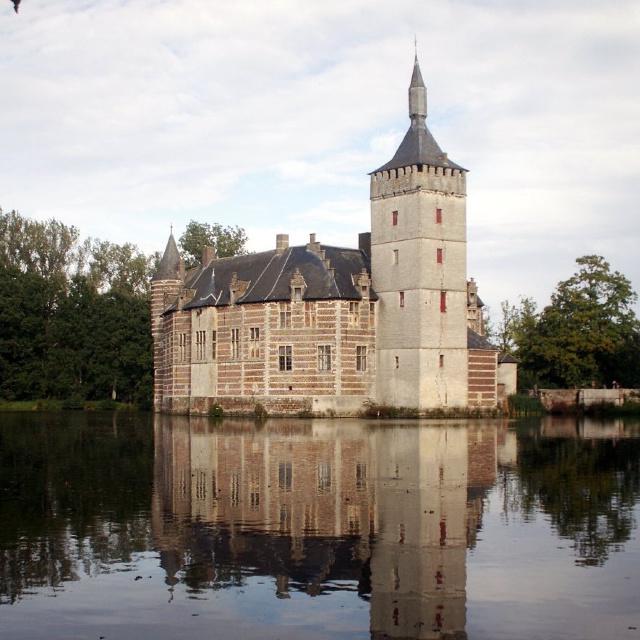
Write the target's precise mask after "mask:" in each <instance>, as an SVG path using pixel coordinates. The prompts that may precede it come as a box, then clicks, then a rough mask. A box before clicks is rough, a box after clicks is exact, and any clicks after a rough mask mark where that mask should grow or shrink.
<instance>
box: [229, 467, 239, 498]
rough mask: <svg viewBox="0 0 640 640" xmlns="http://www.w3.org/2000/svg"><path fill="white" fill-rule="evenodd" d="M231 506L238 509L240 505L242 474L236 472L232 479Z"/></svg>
mask: <svg viewBox="0 0 640 640" xmlns="http://www.w3.org/2000/svg"><path fill="white" fill-rule="evenodd" d="M230 482H231V487H230V493H231V506H232V507H237V506H238V505H239V504H240V474H239V473H238V472H237V471H234V472H233V473H232V474H231V478H230Z"/></svg>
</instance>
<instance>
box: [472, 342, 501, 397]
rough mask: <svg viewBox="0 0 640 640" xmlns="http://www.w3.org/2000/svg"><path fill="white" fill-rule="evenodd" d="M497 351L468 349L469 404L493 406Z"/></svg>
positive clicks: (495, 392) (495, 388) (495, 386)
mask: <svg viewBox="0 0 640 640" xmlns="http://www.w3.org/2000/svg"><path fill="white" fill-rule="evenodd" d="M497 369H498V352H497V351H485V350H480V349H469V406H470V407H495V406H496V404H497V402H498V395H497V394H498V388H497Z"/></svg>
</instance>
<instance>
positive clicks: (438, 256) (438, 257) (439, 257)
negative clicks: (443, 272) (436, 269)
mask: <svg viewBox="0 0 640 640" xmlns="http://www.w3.org/2000/svg"><path fill="white" fill-rule="evenodd" d="M436 262H437V263H438V264H442V249H436Z"/></svg>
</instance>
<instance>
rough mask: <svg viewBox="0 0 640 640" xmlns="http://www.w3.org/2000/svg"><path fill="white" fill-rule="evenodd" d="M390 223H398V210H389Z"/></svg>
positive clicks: (394, 224)
mask: <svg viewBox="0 0 640 640" xmlns="http://www.w3.org/2000/svg"><path fill="white" fill-rule="evenodd" d="M391 224H392V225H393V226H394V227H396V226H397V225H398V212H397V211H392V212H391Z"/></svg>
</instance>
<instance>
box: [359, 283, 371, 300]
mask: <svg viewBox="0 0 640 640" xmlns="http://www.w3.org/2000/svg"><path fill="white" fill-rule="evenodd" d="M360 293H361V294H362V297H363V298H368V297H369V287H368V286H367V285H366V284H363V285H362V287H360Z"/></svg>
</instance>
